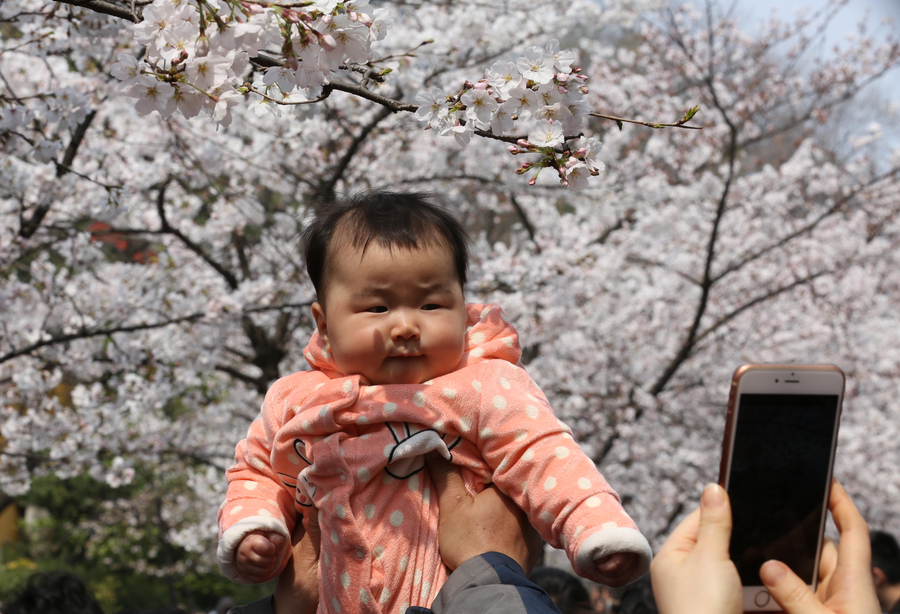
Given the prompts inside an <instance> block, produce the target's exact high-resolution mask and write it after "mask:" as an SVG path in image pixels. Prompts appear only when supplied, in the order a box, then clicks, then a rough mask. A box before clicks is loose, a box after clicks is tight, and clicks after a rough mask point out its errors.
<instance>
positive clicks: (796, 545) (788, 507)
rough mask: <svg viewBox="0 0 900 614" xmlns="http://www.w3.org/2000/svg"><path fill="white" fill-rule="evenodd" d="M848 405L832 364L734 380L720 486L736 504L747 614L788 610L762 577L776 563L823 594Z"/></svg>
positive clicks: (747, 371)
mask: <svg viewBox="0 0 900 614" xmlns="http://www.w3.org/2000/svg"><path fill="white" fill-rule="evenodd" d="M843 397H844V373H843V372H842V371H841V370H840V369H839V368H838V367H835V366H833V365H766V364H750V365H743V366H741V367H738V369H737V370H736V371H735V372H734V377H733V378H732V381H731V392H730V395H729V399H728V417H727V421H726V425H725V438H724V442H723V446H722V463H721V466H720V469H719V484H721V485H722V487H724V488H725V490H727V491H728V495H729V497H730V499H731V512H732V516H733V529H732V534H731V547H730V552H731V560H732V561H734V564H735V565H736V566H737V569H738V573H739V574H740V576H741V584H742V585H743V590H744V611H745V612H772V611H780V609H781V608H779V607H778V604H777V603H775V600H774V599H772V598H771V597H770V595H769V593H768V591H766V589H765V587H763V585H762V580H760V578H759V568H760V567H761V566H762V564H763V563H765V562H766V561H768V560H770V559H777V560H779V561H781V562H783V563H785V564H786V565H787V566H788V567H790V568H791V569H792V570H793V571H794V573H796V574H797V575H798V576H800V578H801V579H803V581H804V582H806V584H807V585H809V587H810V589H811V590H815V589H816V584H817V581H818V577H819V557H820V554H821V551H822V536H823V533H824V530H825V518H826V512H827V511H828V497H829V493H830V491H831V472H832V467H833V465H834V451H835V448H836V445H837V436H838V425H839V423H840V418H841V403H842V401H843Z"/></svg>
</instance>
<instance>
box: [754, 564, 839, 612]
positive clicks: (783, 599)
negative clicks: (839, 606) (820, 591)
mask: <svg viewBox="0 0 900 614" xmlns="http://www.w3.org/2000/svg"><path fill="white" fill-rule="evenodd" d="M759 577H760V579H761V580H762V583H763V585H764V586H765V587H766V590H768V591H769V594H770V595H772V598H773V599H774V600H775V601H776V602H777V603H778V605H780V606H781V609H782V610H784V612H786V613H787V614H813V613H816V612H821V613H822V614H826V613H828V610H827V609H826V608H825V606H823V605H822V604H821V602H820V601H819V600H818V599H816V596H815V595H813V592H812V591H811V590H809V587H808V586H807V585H806V583H805V582H804V581H803V580H801V579H800V578H799V577H798V576H797V574H795V573H794V572H793V571H791V570H790V569H788V566H787V565H785V564H784V563H782V562H780V561H766V562H765V563H764V564H763V566H762V567H761V568H760V570H759ZM828 614H830V613H828Z"/></svg>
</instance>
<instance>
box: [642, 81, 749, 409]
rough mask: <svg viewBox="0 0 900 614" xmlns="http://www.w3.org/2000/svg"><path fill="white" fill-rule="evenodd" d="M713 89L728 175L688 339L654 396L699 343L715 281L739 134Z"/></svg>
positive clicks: (661, 377) (707, 253) (708, 246)
mask: <svg viewBox="0 0 900 614" xmlns="http://www.w3.org/2000/svg"><path fill="white" fill-rule="evenodd" d="M710 90H713V93H712V96H713V101H714V103H715V104H716V107H717V108H718V109H719V111H720V112H721V114H722V117H723V118H724V120H725V123H726V124H728V128H729V132H730V138H729V144H728V154H727V156H728V176H727V177H726V179H725V186H724V187H723V189H722V195H721V196H720V197H719V203H718V205H717V206H716V216H715V219H714V220H713V225H712V229H711V231H710V234H709V241H708V242H707V245H706V263H705V265H704V267H703V281H702V282H701V283H700V299H699V301H698V302H697V309H696V311H695V313H694V319H693V322H692V323H691V327H690V329H689V330H688V334H687V338H686V339H685V340H684V343H683V344H682V345H681V348H680V349H679V350H678V353H677V354H676V355H675V356H674V357H673V358H672V360H671V361H670V362H669V365H668V366H667V367H666V368H665V370H664V371H663V373H662V375H660V376H659V378H658V379H657V380H656V382H655V383H654V384H653V386H651V387H650V390H649V392H650V394H652V395H653V396H657V395H658V394H659V393H660V392H662V390H663V388H665V387H666V385H667V384H668V383H669V380H670V379H672V376H674V375H675V372H676V371H677V370H678V368H679V367H681V365H682V364H684V362H685V361H686V360H687V359H688V357H689V356H690V355H691V352H693V350H694V346H695V344H696V342H697V331H698V330H699V328H700V321H701V320H702V319H703V315H704V314H705V313H706V307H707V305H708V303H709V293H710V290H711V289H712V286H713V283H714V280H713V277H712V263H713V259H714V258H715V255H716V240H717V239H718V235H719V224H720V223H721V222H722V217H723V216H724V215H725V209H726V204H727V202H728V196H729V194H730V191H731V184H732V182H733V181H734V178H735V158H736V157H737V136H738V130H737V127H736V126H735V125H734V124H733V123H732V122H731V120H730V119H729V117H728V114H727V113H726V112H725V110H724V109H723V108H722V106H721V105H720V104H719V101H718V98H717V97H716V94H715V88H713V87H712V84H710Z"/></svg>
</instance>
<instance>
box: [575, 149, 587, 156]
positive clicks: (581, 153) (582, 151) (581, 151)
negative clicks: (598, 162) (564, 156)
mask: <svg viewBox="0 0 900 614" xmlns="http://www.w3.org/2000/svg"><path fill="white" fill-rule="evenodd" d="M586 153H587V147H579V148H578V149H576V150H575V155H576V156H578V157H579V158H583V157H584V155H585V154H586Z"/></svg>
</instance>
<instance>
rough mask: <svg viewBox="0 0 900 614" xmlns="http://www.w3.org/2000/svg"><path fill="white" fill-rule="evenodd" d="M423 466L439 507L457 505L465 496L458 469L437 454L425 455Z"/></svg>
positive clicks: (464, 486)
mask: <svg viewBox="0 0 900 614" xmlns="http://www.w3.org/2000/svg"><path fill="white" fill-rule="evenodd" d="M425 464H426V465H427V467H428V473H430V474H431V479H432V480H433V481H434V487H435V489H436V490H437V495H438V506H439V507H441V508H445V507H447V506H454V505H458V504H459V502H460V501H462V500H463V498H464V497H465V496H467V494H468V493H467V492H466V485H465V483H464V482H463V479H462V472H461V471H460V470H459V468H457V467H456V466H455V465H453V464H452V463H450V462H449V461H447V460H446V459H445V458H444V457H443V456H441V455H440V454H438V453H437V452H429V453H428V454H426V455H425Z"/></svg>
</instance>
